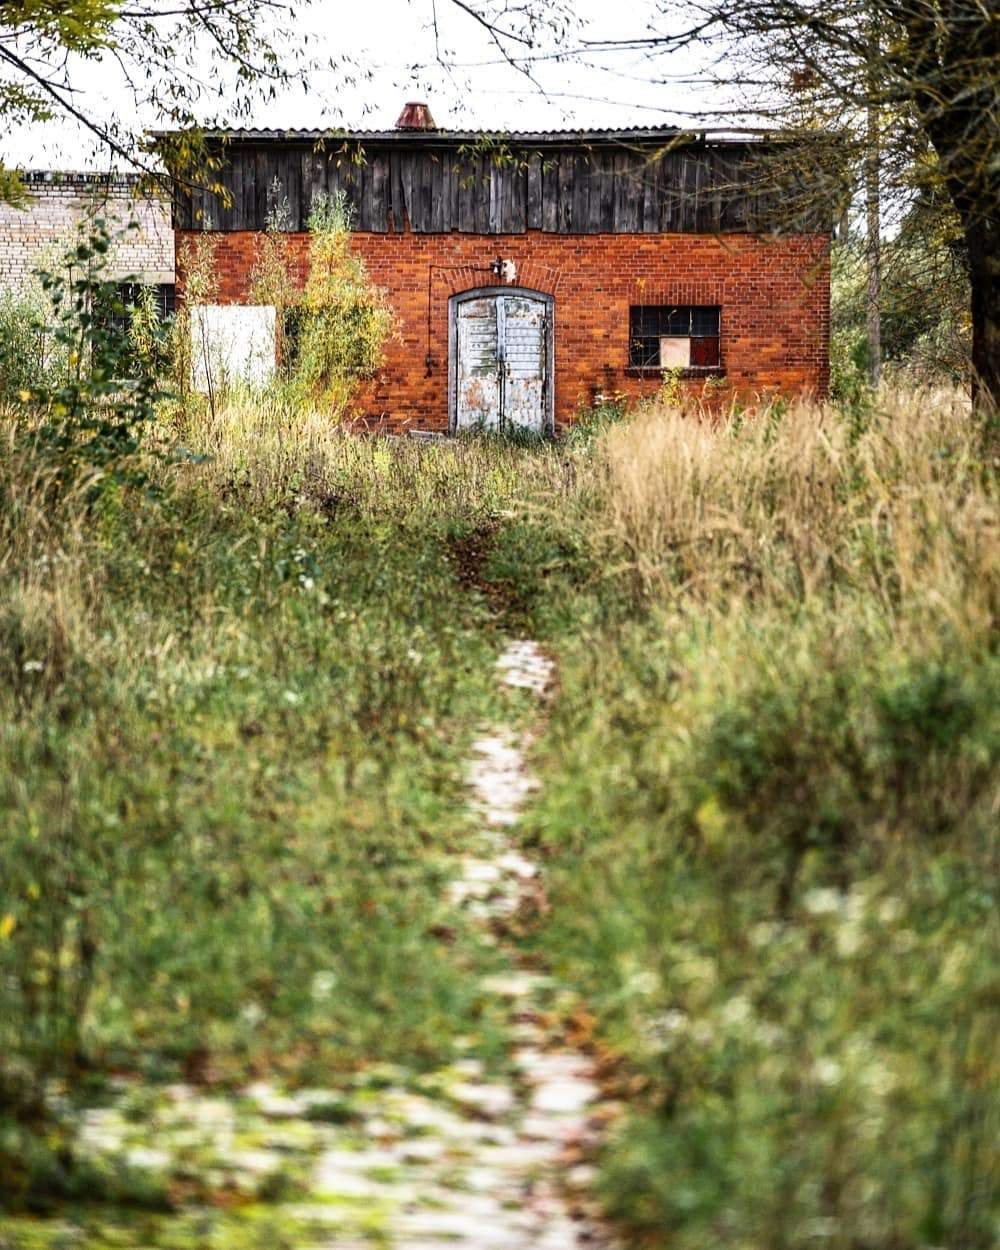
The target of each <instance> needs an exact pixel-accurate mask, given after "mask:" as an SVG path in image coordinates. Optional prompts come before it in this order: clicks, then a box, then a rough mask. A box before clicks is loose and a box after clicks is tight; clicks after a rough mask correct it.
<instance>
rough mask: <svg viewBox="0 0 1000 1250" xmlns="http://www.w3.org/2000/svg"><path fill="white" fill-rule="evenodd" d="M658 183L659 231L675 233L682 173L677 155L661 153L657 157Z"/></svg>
mask: <svg viewBox="0 0 1000 1250" xmlns="http://www.w3.org/2000/svg"><path fill="white" fill-rule="evenodd" d="M657 165H658V169H657V171H656V181H657V185H658V186H659V190H660V204H659V209H660V211H659V229H660V230H661V231H663V232H674V231H676V229H677V208H678V187H677V180H678V176H679V171H680V165H679V162H678V157H677V153H676V152H673V151H666V152H661V153H660V154H659V156H658V157H657Z"/></svg>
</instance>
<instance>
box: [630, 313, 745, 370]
mask: <svg viewBox="0 0 1000 1250" xmlns="http://www.w3.org/2000/svg"><path fill="white" fill-rule="evenodd" d="M720 313H721V309H719V308H718V307H705V308H698V307H693V306H691V305H683V304H675V305H670V304H633V306H632V307H631V308H630V309H629V352H628V358H629V364H630V365H631V366H632V367H633V368H653V369H678V368H679V369H717V368H718V367H719V365H720V364H721V362H722V353H721V350H720V343H719V323H720Z"/></svg>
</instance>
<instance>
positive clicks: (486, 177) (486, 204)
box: [475, 155, 493, 234]
mask: <svg viewBox="0 0 1000 1250" xmlns="http://www.w3.org/2000/svg"><path fill="white" fill-rule="evenodd" d="M476 187H477V191H476V197H475V205H476V233H477V234H489V233H490V202H491V200H492V197H493V162H492V161H491V160H490V158H489V157H488V156H480V155H477V156H476Z"/></svg>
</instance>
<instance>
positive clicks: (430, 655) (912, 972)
mask: <svg viewBox="0 0 1000 1250" xmlns="http://www.w3.org/2000/svg"><path fill="white" fill-rule="evenodd" d="M174 421H175V424H174V425H173V426H171V427H169V428H167V427H165V428H164V429H163V431H162V432H161V435H162V438H163V440H164V441H165V442H167V443H168V444H171V445H173V446H174V453H175V454H174V459H175V460H177V461H179V462H180V463H176V464H175V465H174V466H173V467H170V468H168V467H166V466H164V465H163V464H160V463H158V464H157V465H154V466H153V470H152V471H153V473H154V475H160V477H161V478H162V477H165V478H167V479H169V483H170V485H169V489H168V490H167V491H166V492H165V494H164V496H163V498H162V499H161V500H160V501H158V502H155V503H152V504H150V503H148V502H146V501H144V500H143V499H141V498H140V497H139V496H138V495H137V494H136V493H134V492H129V491H125V490H121V491H119V490H114V489H105V490H103V491H101V492H94V491H93V490H89V489H88V483H87V481H85V480H81V481H80V482H79V483H78V484H77V486H76V487H75V488H74V490H73V492H72V493H70V494H69V495H65V494H64V495H63V496H60V497H56V495H55V494H54V492H53V488H52V483H51V481H50V480H49V478H47V476H46V470H45V469H44V467H43V468H38V466H37V464H36V463H34V462H31V461H30V460H29V459H27V458H25V456H24V455H23V454H22V453H21V452H18V451H17V450H16V444H15V443H14V442H13V441H12V442H11V443H10V444H9V445H8V454H7V455H6V456H5V458H4V468H3V483H2V489H3V516H2V524H3V526H4V530H3V533H2V534H0V644H2V645H0V654H2V657H3V658H2V660H0V664H2V666H3V667H2V670H0V715H2V719H3V724H4V729H3V736H2V739H0V750H2V757H0V774H2V777H3V781H2V783H0V784H2V789H0V802H2V805H3V809H4V822H5V826H6V828H7V831H8V832H7V835H6V840H5V842H4V849H3V890H4V895H3V899H2V902H0V924H2V928H0V962H2V963H3V979H2V980H0V995H2V1001H0V1019H2V1024H0V1055H2V1058H0V1072H2V1075H3V1093H4V1097H5V1099H6V1105H7V1107H8V1108H12V1109H13V1112H12V1114H13V1115H15V1116H16V1122H17V1125H18V1127H17V1130H16V1132H13V1133H12V1132H11V1131H9V1124H10V1123H13V1121H9V1124H8V1129H6V1130H4V1131H5V1133H6V1136H5V1137H4V1139H3V1140H4V1142H5V1145H4V1147H3V1149H0V1158H2V1159H3V1160H4V1168H5V1175H4V1176H3V1178H2V1179H3V1181H4V1183H5V1184H6V1185H7V1186H8V1188H11V1189H13V1190H17V1189H20V1192H22V1193H25V1192H26V1191H27V1190H28V1189H30V1187H31V1186H32V1185H35V1186H36V1187H37V1184H38V1183H39V1174H38V1169H41V1170H42V1172H44V1176H43V1177H42V1179H44V1181H45V1183H46V1184H47V1185H49V1186H50V1187H53V1186H54V1187H56V1188H58V1185H59V1184H60V1183H65V1184H66V1185H67V1186H70V1181H69V1180H68V1179H66V1177H67V1175H68V1174H64V1173H63V1172H60V1171H59V1169H60V1168H62V1167H63V1166H64V1164H63V1162H61V1158H62V1156H61V1155H60V1143H59V1142H58V1141H57V1142H55V1143H54V1145H53V1143H52V1142H51V1141H49V1142H48V1144H47V1145H46V1147H45V1151H44V1159H43V1162H41V1163H39V1162H37V1159H38V1155H37V1152H35V1153H33V1150H32V1149H31V1148H29V1147H28V1146H26V1145H25V1143H29V1145H30V1144H32V1143H34V1144H37V1143H38V1142H39V1141H42V1140H44V1138H43V1137H42V1131H41V1130H42V1126H43V1120H42V1116H41V1111H42V1102H43V1099H42V1094H43V1093H44V1092H45V1091H47V1090H48V1091H51V1090H52V1089H53V1088H58V1087H59V1085H58V1082H57V1081H55V1078H58V1079H59V1081H61V1082H62V1083H63V1085H64V1086H65V1087H67V1088H69V1089H70V1090H71V1091H73V1092H74V1093H79V1092H80V1091H81V1090H83V1089H85V1088H86V1087H87V1086H88V1084H90V1085H93V1084H94V1083H95V1082H96V1081H97V1080H98V1079H99V1078H100V1077H101V1076H102V1074H107V1073H108V1072H111V1071H119V1072H120V1071H125V1072H137V1073H141V1074H143V1075H144V1076H145V1077H146V1078H147V1079H155V1078H162V1077H167V1076H174V1075H175V1074H177V1073H180V1074H183V1075H186V1076H187V1077H188V1078H189V1079H194V1080H208V1081H215V1082H228V1083H231V1084H236V1083H238V1082H239V1081H240V1080H242V1079H244V1078H245V1077H246V1075H247V1074H249V1073H268V1072H273V1073H278V1074H282V1075H284V1076H286V1077H288V1078H289V1079H291V1080H293V1081H294V1080H311V1079H320V1078H322V1079H323V1080H324V1081H329V1080H330V1079H331V1074H332V1073H336V1072H337V1071H340V1070H346V1069H351V1068H353V1067H356V1066H358V1065H361V1064H364V1063H365V1062H367V1061H371V1060H374V1059H400V1060H403V1061H405V1062H407V1063H408V1064H410V1065H412V1066H414V1067H416V1068H419V1067H421V1066H425V1067H426V1066H431V1065H434V1064H436V1063H439V1062H442V1061H445V1060H447V1059H448V1058H449V1057H450V1055H451V1053H452V1050H453V1047H454V1045H455V1043H456V1039H458V1038H459V1037H461V1038H462V1040H463V1046H467V1045H468V1044H469V1040H470V1039H471V1044H472V1045H473V1047H474V1048H477V1049H478V1050H479V1051H480V1052H481V1053H483V1054H484V1055H486V1056H487V1057H490V1056H499V1054H500V1053H501V1051H502V1048H503V1040H502V1037H501V1036H500V1032H501V1029H500V1021H499V1020H498V1019H497V1018H496V1017H495V1016H494V1014H493V1012H494V1009H493V1008H491V1007H490V1005H489V1002H488V1000H486V1001H484V998H483V995H482V994H481V993H480V992H479V990H478V985H477V982H478V977H479V976H480V974H481V972H482V970H483V969H484V968H487V967H489V966H490V961H491V959H492V958H493V955H492V954H491V952H490V950H489V949H488V948H485V947H484V946H483V945H482V944H481V943H480V942H479V940H478V939H477V937H476V935H475V933H474V932H473V931H471V930H470V929H468V928H467V927H466V926H465V925H464V923H463V921H462V920H461V918H460V916H459V915H457V914H456V912H455V911H454V910H452V909H451V908H449V907H448V905H447V903H446V891H445V890H444V888H443V887H444V882H445V879H446V875H447V871H448V869H447V867H446V862H445V861H446V857H447V855H448V853H449V852H451V851H454V850H455V849H457V848H459V847H460V846H461V844H462V840H463V838H464V836H465V835H466V833H467V832H468V828H469V826H468V819H469V818H468V816H467V815H466V811H465V806H464V802H463V794H462V784H461V768H460V764H461V760H462V756H463V753H464V751H465V750H466V747H467V742H468V738H469V735H470V734H471V732H472V731H473V729H474V728H475V727H476V725H477V724H478V723H479V722H480V721H481V720H482V719H483V718H486V717H489V716H491V715H494V714H495V713H496V709H495V708H494V706H493V695H492V692H491V689H490V685H491V681H490V671H491V666H492V660H493V657H494V655H495V652H496V632H497V630H498V628H506V629H517V630H529V629H530V630H531V631H533V632H534V633H536V634H537V635H539V636H541V637H544V638H545V639H546V641H547V643H548V644H549V646H550V647H551V648H552V650H553V651H554V653H555V654H556V655H557V657H558V659H559V666H560V686H559V692H558V696H557V698H556V699H555V701H554V704H553V706H552V709H551V722H550V725H549V728H548V730H547V732H546V734H545V735H544V736H543V737H542V739H540V741H539V744H538V747H537V753H538V767H539V769H540V771H541V772H542V774H543V777H544V781H545V787H544V790H543V792H542V794H541V796H540V797H539V799H538V801H537V804H536V805H535V807H534V808H533V809H532V811H531V812H530V813H529V815H528V816H527V818H526V820H525V822H524V826H523V828H522V835H523V836H524V837H525V838H526V839H528V840H530V841H531V842H532V843H533V844H534V845H535V847H536V849H537V853H538V854H540V855H542V856H543V857H544V859H545V861H546V881H547V884H548V888H549V892H550V903H551V910H550V911H549V912H548V913H547V915H546V917H545V919H544V922H543V923H542V925H541V927H540V928H539V929H538V930H537V931H536V932H535V933H534V935H533V936H531V937H529V938H527V939H526V941H527V942H529V944H530V945H531V946H533V948H534V952H535V954H536V955H537V957H538V958H539V959H540V960H541V961H543V962H544V963H547V964H549V965H550V966H551V967H552V968H553V969H554V970H555V971H557V972H558V974H559V976H560V978H561V979H562V980H563V981H564V982H565V983H567V984H568V985H569V986H570V987H571V988H572V989H573V990H575V991H577V992H578V994H579V995H581V996H583V998H584V999H585V1000H586V1001H587V1002H588V1004H589V1006H590V1008H591V1010H592V1012H593V1030H594V1040H595V1044H596V1045H598V1046H599V1048H600V1052H601V1054H602V1055H603V1056H604V1059H605V1061H606V1065H607V1071H608V1072H609V1081H610V1082H611V1085H612V1087H613V1088H614V1089H615V1091H616V1092H617V1093H618V1094H619V1095H620V1096H621V1097H622V1098H623V1100H624V1102H625V1104H626V1108H627V1111H626V1115H625V1117H624V1119H623V1120H622V1122H621V1123H620V1124H619V1126H618V1127H617V1129H616V1130H615V1132H614V1133H613V1134H612V1136H611V1138H610V1140H609V1142H608V1144H607V1146H606V1149H605V1151H604V1154H603V1159H602V1167H601V1181H600V1186H601V1193H602V1196H603V1198H604V1201H605V1203H606V1206H607V1208H608V1210H609V1212H610V1213H612V1214H613V1215H614V1216H615V1217H616V1218H617V1219H618V1220H620V1221H621V1223H622V1225H623V1226H624V1227H625V1228H626V1229H627V1230H628V1231H629V1233H630V1234H631V1235H632V1237H633V1239H634V1240H635V1243H636V1244H638V1245H645V1246H656V1247H659V1246H668V1245H669V1246H670V1247H672V1248H674V1250H708V1248H709V1247H714V1246H716V1245H719V1244H727V1245H737V1246H741V1247H745V1248H746V1250H776V1248H787V1250H800V1248H801V1250H806V1247H809V1248H812V1247H815V1246H824V1247H830V1248H831V1250H848V1248H849V1250H918V1248H920V1250H924V1248H926V1250H930V1248H931V1247H945V1246H948V1247H951V1246H955V1247H958V1246H961V1247H963V1248H970V1250H978V1248H980V1247H982V1248H985V1247H986V1246H987V1245H992V1244H993V1240H994V1237H995V1227H994V1225H993V1223H992V1220H993V1201H994V1189H993V1187H992V1177H991V1171H990V1167H991V1154H990V1151H991V1146H990V1143H991V1141H993V1140H995V1139H996V1136H997V1129H998V1127H1000V1124H998V1122H997V1104H996V1100H995V1098H994V1097H993V1090H994V1088H995V1083H996V1076H997V1073H996V1065H995V1055H994V1050H995V1047H994V1043H993V1038H994V1036H995V1033H996V1028H997V1024H998V1023H1000V1022H998V1020H997V1014H996V998H995V988H996V987H995V976H994V972H993V968H994V966H995V961H996V954H997V941H996V938H997V932H996V919H995V917H996V914H997V913H996V897H995V868H996V840H995V839H996V834H995V831H996V826H997V807H998V800H997V787H996V777H997V768H996V766H997V756H998V746H1000V743H998V737H1000V730H998V721H997V712H996V708H997V706H998V705H1000V698H998V696H1000V663H998V658H997V647H996V639H997V633H996V613H997V584H998V583H997V568H996V557H997V549H998V544H997V509H996V503H997V499H996V467H997V465H996V459H995V454H996V453H995V449H994V448H993V446H992V445H991V443H990V431H989V430H988V429H986V428H984V427H982V426H979V425H976V424H974V423H973V421H972V418H971V417H970V416H969V414H968V410H967V407H966V405H964V403H963V402H962V401H961V400H960V399H959V398H958V397H956V396H954V395H952V394H950V393H938V394H929V393H927V394H918V395H894V394H888V393H887V394H886V395H883V396H881V397H880V398H879V400H878V401H877V402H875V403H874V404H871V403H866V404H865V405H863V406H859V407H856V408H855V409H854V410H853V411H852V412H849V413H846V414H845V413H841V412H838V411H836V410H834V409H827V408H817V407H812V406H806V405H801V406H792V407H787V406H775V407H773V408H771V409H768V410H765V411H762V412H754V413H746V414H740V415H734V416H733V417H731V418H730V419H728V420H727V421H724V422H721V423H720V422H718V421H709V420H706V419H703V418H702V417H701V415H700V414H698V413H697V412H679V411H676V410H672V409H669V408H661V409H658V410H647V411H644V412H642V413H639V414H637V415H635V416H633V417H631V418H628V417H626V418H624V419H621V414H620V413H619V412H614V413H610V414H604V415H601V414H596V415H595V416H594V418H593V419H592V420H590V421H588V422H587V423H586V426H585V427H584V428H585V433H584V434H583V435H580V436H577V437H575V438H573V439H571V440H569V441H568V442H567V443H566V444H564V445H563V446H561V447H557V448H552V447H542V446H539V447H518V446H512V445H509V444H506V443H504V442H502V441H495V440H482V441H470V442H450V443H448V444H443V445H434V446H426V445H421V444H418V443H416V442H410V441H406V440H397V441H390V440H384V439H356V438H351V437H348V436H345V435H343V434H341V433H339V432H338V431H337V430H336V429H335V428H331V426H330V424H329V423H328V422H325V421H323V420H322V419H321V418H319V417H318V416H316V415H315V414H311V413H308V412H306V413H302V412H301V411H300V410H299V409H298V408H297V407H295V406H293V405H290V404H288V403H282V402H280V401H272V400H264V399H260V398H259V397H258V398H254V397H252V396H242V397H240V396H236V397H232V398H231V399H230V400H229V401H227V402H226V403H224V404H222V405H220V406H219V408H218V409H217V411H216V414H215V416H214V417H213V418H209V417H205V416H202V417H199V418H198V419H196V420H193V419H192V414H191V411H190V410H188V411H186V412H185V413H182V414H180V415H178V416H175V418H174ZM180 448H183V449H184V452H183V454H180V453H179V449H180ZM88 500H90V501H91V502H89V503H88ZM94 500H96V501H97V502H93V501H94ZM477 534H478V535H490V536H491V537H490V539H489V541H491V542H492V544H493V547H492V555H491V557H490V562H489V566H488V568H487V569H486V570H485V571H484V570H479V571H478V572H477V578H480V579H481V578H482V577H483V576H486V577H488V578H489V579H491V581H492V583H493V586H494V587H495V589H496V595H495V596H494V599H493V610H492V611H491V610H490V609H488V607H487V604H486V601H485V600H484V599H483V597H482V596H479V595H475V594H471V593H469V590H468V589H467V588H463V586H462V584H461V580H460V577H459V576H458V570H456V568H455V564H454V560H453V554H454V552H453V547H452V544H453V543H454V542H455V540H462V539H464V538H467V537H468V536H469V535H477ZM485 543H486V539H485V538H484V539H483V542H482V543H479V542H478V541H477V543H475V544H472V547H475V549H476V550H477V551H479V550H481V549H482V548H483V547H484V546H485ZM472 547H469V546H467V547H466V550H471V549H472ZM466 582H467V584H469V585H475V584H478V582H477V581H476V580H472V581H470V579H469V578H466ZM500 604H502V605H505V607H504V611H503V613H502V616H501V617H500V618H498V617H497V616H496V609H497V605H500ZM578 1027H579V1022H578ZM48 1131H49V1132H50V1133H51V1126H49V1129H48ZM53 1160H55V1163H53ZM78 1162H79V1161H78ZM33 1168H34V1169H36V1171H35V1172H33V1171H32V1169H33ZM46 1169H47V1170H46ZM60 1177H62V1180H60Z"/></svg>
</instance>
